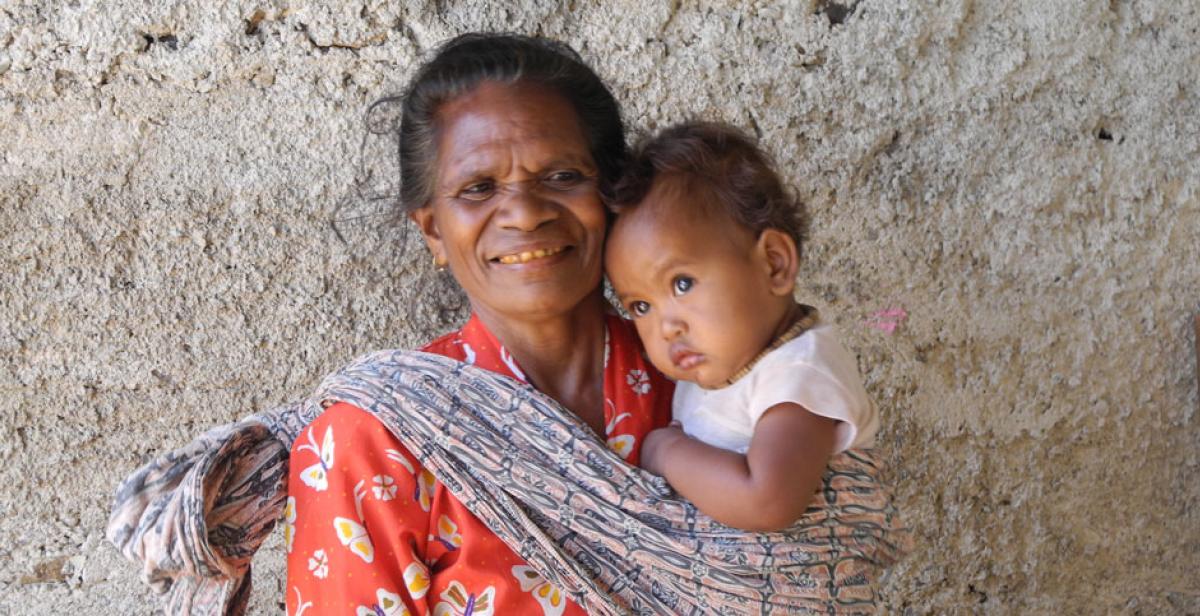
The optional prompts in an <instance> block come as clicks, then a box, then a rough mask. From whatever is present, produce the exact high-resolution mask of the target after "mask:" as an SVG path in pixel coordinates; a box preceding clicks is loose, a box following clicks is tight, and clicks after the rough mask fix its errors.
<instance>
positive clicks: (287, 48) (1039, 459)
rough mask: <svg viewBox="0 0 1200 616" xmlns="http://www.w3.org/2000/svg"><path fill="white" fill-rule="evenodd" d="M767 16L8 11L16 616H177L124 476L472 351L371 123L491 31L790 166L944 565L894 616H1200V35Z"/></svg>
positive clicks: (926, 7) (6, 525) (6, 242)
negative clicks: (163, 605) (443, 43)
mask: <svg viewBox="0 0 1200 616" xmlns="http://www.w3.org/2000/svg"><path fill="white" fill-rule="evenodd" d="M780 4H788V5H789V6H776V5H774V4H773V3H747V4H745V5H743V6H740V7H737V8H729V7H727V6H726V5H724V3H720V4H714V5H703V6H691V5H690V4H689V5H688V6H683V7H679V6H674V7H673V6H672V5H671V4H669V3H662V4H660V5H656V6H643V5H640V4H638V5H634V4H629V5H625V4H622V3H612V4H606V5H603V6H601V5H596V4H593V3H588V2H575V3H571V6H569V7H563V6H559V3H556V2H536V1H525V2H521V3H517V4H515V5H513V6H510V7H504V8H501V7H499V6H484V5H479V4H474V3H458V2H427V3H424V4H421V3H415V2H414V3H412V4H411V6H399V3H385V2H349V3H342V4H341V5H340V6H339V7H338V8H328V7H326V6H325V5H326V3H320V2H304V1H300V0H297V1H293V2H288V1H286V0H275V1H273V2H271V1H268V2H264V3H259V4H255V3H252V2H244V1H242V2H230V3H211V2H200V1H195V0H188V1H184V2H161V1H156V2H151V3H143V2H133V1H128V0H119V1H113V2H108V3H104V4H103V6H101V4H100V3H93V2H86V1H85V2H78V1H76V2H63V3H37V2H27V1H25V0H15V2H14V1H13V0H9V1H8V2H6V3H5V4H3V5H0V144H2V158H0V238H2V239H0V244H2V245H3V246H4V249H3V250H2V251H0V257H2V258H3V270H2V271H0V361H2V364H0V365H2V366H3V369H2V370H0V391H2V392H3V394H4V396H5V398H6V404H5V409H4V411H3V412H2V413H0V417H2V419H0V459H2V460H3V464H0V485H3V486H4V487H3V488H2V494H3V504H2V508H0V614H9V613H11V614H32V613H35V612H36V613H41V612H42V611H44V608H48V607H51V606H52V608H51V611H56V612H71V611H85V610H89V609H91V610H99V611H102V612H105V613H114V614H116V613H120V614H142V613H152V612H153V611H154V610H153V607H152V604H151V596H150V594H149V593H148V592H147V591H146V590H144V589H143V588H142V587H141V586H140V585H139V583H138V581H137V572H136V570H135V569H134V567H132V566H130V565H129V564H127V563H125V562H123V561H121V560H120V558H119V556H118V555H117V554H116V552H115V550H113V549H112V548H111V547H110V546H108V545H107V544H106V543H105V542H104V541H103V538H102V536H103V535H102V533H103V531H102V528H103V525H104V522H105V520H106V514H107V508H108V505H109V500H110V498H111V494H112V491H113V489H114V487H115V485H116V482H117V481H118V480H119V479H120V478H121V477H123V476H124V475H126V474H127V473H128V472H130V471H131V470H132V469H133V468H134V467H135V466H137V465H138V464H140V463H142V462H143V461H145V460H146V459H147V458H148V457H149V456H151V455H153V454H155V453H157V452H161V451H163V450H165V449H167V448H170V447H175V446H179V445H182V444H183V443H185V442H186V441H187V440H188V439H189V438H190V437H191V436H192V435H195V434H196V433H198V432H199V431H200V430H202V429H204V428H206V427H208V426H211V425H213V424H216V423H221V422H226V421H230V420H233V419H235V418H238V417H240V416H243V415H245V414H247V413H249V412H251V411H253V410H255V409H260V408H263V407H265V406H268V405H273V404H276V403H279V402H283V401H285V400H288V399H290V398H293V397H296V396H298V395H301V394H302V393H304V392H305V391H306V390H307V389H308V388H310V387H312V386H313V385H314V384H315V383H316V382H317V380H318V379H319V378H320V377H321V376H322V375H323V374H324V373H326V372H328V371H329V370H331V369H333V368H335V367H336V366H337V365H339V364H341V363H343V362H344V361H346V360H347V359H349V358H351V357H353V356H355V355H357V354H360V353H362V352H365V351H368V350H371V349H376V348H381V347H393V346H409V345H413V344H415V343H417V342H419V341H421V340H424V339H427V338H429V337H430V336H432V335H433V334H434V333H436V332H438V331H440V330H443V329H445V328H447V327H448V326H449V325H450V324H451V323H452V322H454V320H455V319H456V318H457V317H458V315H457V313H455V312H454V311H453V310H449V311H447V310H444V309H442V307H441V302H440V301H438V300H437V298H432V299H431V298H430V297H428V296H427V295H424V296H419V294H417V293H414V291H419V290H424V289H425V288H426V287H425V286H423V285H425V284H426V283H427V281H428V272H426V271H425V270H424V259H423V258H418V257H420V255H421V253H420V251H419V250H410V251H409V252H408V253H407V254H401V251H400V250H399V249H398V247H397V246H398V245H399V243H400V242H399V241H398V239H397V238H399V237H400V236H399V235H398V234H397V233H395V232H390V231H379V230H378V221H379V218H380V215H379V208H378V207H377V205H371V204H370V203H364V202H363V201H361V200H355V199H348V196H353V190H352V186H354V184H355V179H356V176H359V177H360V179H361V176H364V175H365V173H366V171H365V170H363V169H367V170H371V169H374V170H375V171H376V174H377V176H378V177H384V178H386V175H387V165H386V163H385V162H379V163H378V165H376V161H381V160H383V159H381V158H380V157H379V153H380V152H383V151H384V149H385V148H386V143H383V144H379V143H376V141H378V140H375V141H372V140H368V146H367V152H368V156H367V160H366V167H365V168H360V167H359V160H360V152H361V148H360V143H361V140H362V138H363V134H364V128H363V123H362V117H363V111H364V109H365V108H366V106H367V104H368V103H369V102H370V101H371V100H373V99H374V98H376V97H379V96H381V95H383V94H386V93H389V92H394V91H395V90H396V89H397V88H398V87H399V85H400V84H402V83H403V82H404V81H405V80H406V79H407V76H408V74H409V72H410V71H411V70H412V68H413V66H414V63H415V61H416V60H417V59H418V58H420V57H421V56H422V54H423V53H424V52H425V51H426V50H428V49H429V47H430V46H431V45H433V44H435V43H436V42H438V41H440V40H442V39H444V38H446V37H448V36H451V35H453V34H456V33H458V32H462V31H466V30H472V29H512V30H517V31H523V32H538V33H542V34H547V35H550V36H555V37H560V38H564V39H566V40H568V41H570V42H571V43H572V44H573V45H574V46H575V47H576V48H578V49H580V50H581V52H582V53H583V55H584V56H585V57H587V58H588V59H589V60H590V61H591V62H593V63H594V65H595V67H596V68H597V70H598V71H599V72H600V74H601V75H602V76H604V77H605V78H606V79H607V80H608V81H609V82H610V83H611V84H612V86H613V88H614V90H615V92H616V94H617V95H618V98H619V99H620V100H621V101H622V102H623V103H624V105H625V110H626V112H627V116H628V118H629V120H630V123H631V125H632V126H634V127H638V128H652V127H654V126H661V125H663V124H665V123H669V122H672V121H676V120H679V119H682V118H685V117H689V116H702V117H714V118H721V119H725V120H729V121H732V122H735V123H738V124H741V125H743V126H750V127H753V128H754V129H755V130H757V131H758V132H760V133H761V135H762V137H763V139H764V142H765V144H766V146H767V147H768V148H769V149H770V150H772V151H773V152H775V153H776V154H777V155H778V158H779V160H780V162H781V163H782V166H783V168H784V169H785V170H786V174H787V176H788V179H789V180H790V181H791V182H792V183H793V184H794V185H795V186H796V188H797V190H798V191H799V192H800V194H801V195H803V196H804V197H805V198H806V199H807V201H808V202H809V204H810V205H811V208H812V211H813V215H814V231H815V232H814V238H813V241H812V244H811V250H810V251H809V253H808V256H809V260H808V262H807V264H806V266H805V267H804V269H803V272H802V283H801V287H800V291H799V294H800V296H802V297H803V298H804V299H806V300H808V301H810V302H811V303H815V304H817V305H818V306H820V307H821V308H822V309H823V310H824V311H825V313H826V314H827V315H833V316H834V318H835V320H836V321H837V322H838V323H839V324H840V326H841V329H842V331H843V332H844V334H845V337H846V339H847V341H848V344H849V346H850V347H851V348H852V349H853V350H854V351H856V352H857V353H858V355H859V358H860V364H861V366H862V368H863V370H864V373H865V374H866V375H867V379H868V381H869V389H870V390H871V391H872V393H873V394H874V396H875V397H876V398H877V399H878V401H879V402H880V403H881V406H882V407H883V409H884V413H885V423H886V427H885V429H884V430H885V433H884V437H883V441H884V444H885V445H886V446H887V447H888V449H889V456H890V459H891V460H892V463H893V467H892V468H893V470H892V473H893V476H894V479H895V481H896V485H897V492H898V496H899V499H900V501H901V503H902V506H903V508H904V511H905V514H906V515H907V517H908V519H909V520H910V521H911V523H912V524H913V525H914V526H915V528H916V529H917V532H918V535H919V537H920V542H919V547H918V549H917V551H916V553H915V554H913V555H912V557H911V558H909V559H908V560H907V561H906V562H905V563H903V564H902V565H901V566H899V567H898V568H896V569H895V570H894V573H892V575H891V577H890V579H889V581H888V583H887V586H886V588H885V592H886V596H887V606H888V611H889V612H899V611H902V610H911V612H913V613H933V612H938V613H940V612H975V611H979V612H985V613H996V614H1006V613H1011V612H1016V611H1018V610H1020V611H1029V612H1035V613H1060V612H1065V613H1102V612H1110V613H1111V612H1124V613H1197V612H1200V580H1198V579H1197V574H1196V571H1198V570H1200V519H1198V513H1197V512H1198V511H1200V507H1198V502H1197V501H1198V499H1200V472H1198V458H1197V442H1198V437H1200V430H1198V428H1197V425H1198V420H1197V417H1196V411H1197V407H1198V400H1197V386H1196V383H1195V378H1196V376H1195V375H1196V367H1195V361H1196V360H1195V359H1194V357H1195V356H1194V353H1193V344H1194V334H1193V333H1192V329H1191V326H1190V316H1191V315H1194V314H1196V313H1197V312H1200V241H1198V240H1200V164H1198V162H1197V161H1198V160H1200V89H1198V86H1197V84H1198V83H1200V36H1198V35H1197V28H1198V26H1200V8H1197V5H1196V4H1195V3H1193V2H1182V3H1173V2H1167V1H1165V0H1162V1H1151V2H1141V1H1138V2H1129V1H1124V0H1113V1H1112V2H1108V3H1096V2H1071V3H1068V2H1021V3H1010V2H971V1H970V0H958V1H953V0H951V1H947V2H943V3H925V2H899V3H893V2H876V1H863V2H860V3H858V4H857V6H853V5H852V4H851V5H846V6H839V5H829V6H825V5H824V2H821V1H817V2H809V3H804V2H798V3H780ZM213 5H221V6H220V8H213ZM847 9H850V10H849V11H847ZM835 22H839V23H835ZM376 167H378V168H377V169H376ZM339 204H347V205H348V206H347V207H341V208H339V207H338V206H339ZM334 219H337V220H340V222H339V223H337V224H336V225H335V224H332V223H331V220H334ZM409 246H410V247H415V246H416V244H415V242H413V241H412V238H409ZM414 264H419V265H414ZM414 296H417V297H415V299H414ZM890 307H902V308H903V309H905V310H906V311H907V314H908V318H907V320H906V321H904V322H902V323H901V324H900V325H899V327H898V328H897V329H896V331H895V333H894V334H893V335H890V336H889V335H887V334H886V333H884V332H883V331H881V330H879V329H876V328H872V327H868V326H867V325H866V324H865V320H866V319H868V318H869V317H870V315H872V314H874V313H875V312H876V311H878V310H881V309H885V308H890ZM282 560H283V559H282V557H281V550H280V548H279V542H278V537H275V538H274V539H273V540H272V541H271V542H270V543H269V544H268V547H267V548H266V549H265V550H264V552H263V553H262V554H260V556H259V558H258V559H257V561H256V567H257V572H256V580H257V584H256V588H257V590H256V591H255V598H254V601H255V604H254V605H255V612H256V613H273V612H278V611H280V608H279V607H278V605H279V600H280V598H281V597H282V595H283V581H282V577H281V572H282ZM35 606H36V607H35Z"/></svg>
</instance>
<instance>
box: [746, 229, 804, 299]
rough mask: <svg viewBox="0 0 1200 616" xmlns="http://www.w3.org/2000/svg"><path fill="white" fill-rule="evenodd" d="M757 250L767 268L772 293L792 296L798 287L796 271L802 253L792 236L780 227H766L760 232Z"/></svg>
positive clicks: (798, 268) (798, 267)
mask: <svg viewBox="0 0 1200 616" xmlns="http://www.w3.org/2000/svg"><path fill="white" fill-rule="evenodd" d="M755 252H757V253H758V255H759V256H760V257H761V258H762V260H763V265H764V266H765V268H766V270H767V277H768V279H769V284H770V287H771V293H772V294H774V295H778V296H785V295H786V296H789V297H790V296H791V295H792V290H793V289H795V288H796V272H798V271H799V270H800V253H799V252H797V251H796V242H795V241H794V240H792V236H790V235H788V234H787V233H784V232H783V231H780V230H778V229H764V230H763V232H762V233H759V234H758V244H757V246H755Z"/></svg>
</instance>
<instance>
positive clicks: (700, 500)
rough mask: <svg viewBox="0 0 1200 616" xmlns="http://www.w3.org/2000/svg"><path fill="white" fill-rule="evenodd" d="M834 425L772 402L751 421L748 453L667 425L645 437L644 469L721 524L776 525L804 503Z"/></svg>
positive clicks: (752, 527)
mask: <svg viewBox="0 0 1200 616" xmlns="http://www.w3.org/2000/svg"><path fill="white" fill-rule="evenodd" d="M837 424H838V422H837V421H835V420H832V419H829V418H827V417H822V416H820V415H815V414H813V413H810V412H809V411H807V410H805V408H804V407H802V406H800V405H798V404H794V403H790V402H785V403H781V404H776V405H775V406H772V407H771V408H769V409H767V411H766V412H765V413H764V414H763V415H762V417H761V418H760V419H759V420H758V423H757V424H756V425H755V427H754V436H753V438H752V439H751V441H750V449H749V451H747V452H746V455H741V454H739V453H735V452H732V451H726V450H724V449H719V448H716V447H713V446H711V445H706V444H704V443H702V442H700V441H698V440H696V439H693V438H690V437H688V436H687V435H686V434H684V432H683V430H682V429H680V428H679V427H677V426H671V427H668V428H662V429H659V430H655V431H653V432H651V433H650V434H649V435H647V437H646V441H645V442H644V443H643V444H642V466H643V467H644V468H645V469H647V470H649V471H650V472H652V473H656V474H659V475H662V476H663V477H665V478H666V479H667V481H668V482H670V484H671V487H673V488H675V491H676V492H679V494H681V495H682V496H683V497H684V498H687V499H688V500H690V501H692V502H693V503H695V505H696V506H697V507H699V508H700V510H701V511H703V512H704V513H706V514H708V515H709V516H711V517H712V518H713V519H715V520H717V521H718V522H721V523H722V524H726V525H729V526H734V527H737V528H744V529H746V530H755V531H772V530H779V529H782V528H786V527H788V526H791V524H792V523H793V522H795V521H796V520H797V519H798V518H799V517H800V516H801V515H802V514H803V513H804V511H805V509H807V508H808V503H809V501H810V500H811V499H812V496H813V494H814V493H815V492H816V490H817V487H818V486H819V485H820V481H821V475H822V474H823V473H824V472H825V467H826V465H827V464H828V463H829V457H830V456H831V455H832V453H833V447H834V440H835V432H836V428H837Z"/></svg>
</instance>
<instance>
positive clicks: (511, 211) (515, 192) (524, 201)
mask: <svg viewBox="0 0 1200 616" xmlns="http://www.w3.org/2000/svg"><path fill="white" fill-rule="evenodd" d="M501 198H502V201H501V205H500V211H499V212H498V216H497V219H498V222H499V223H500V224H501V226H503V227H505V228H509V229H518V230H521V231H533V230H534V229H537V228H538V227H540V226H542V225H544V224H546V223H547V222H550V221H552V220H554V219H555V218H558V214H559V210H558V206H557V205H556V204H555V203H553V202H552V201H549V200H547V199H544V198H542V196H541V195H539V194H537V191H536V190H533V187H532V186H528V185H524V184H516V185H513V186H508V187H506V190H505V191H504V195H502V197H501Z"/></svg>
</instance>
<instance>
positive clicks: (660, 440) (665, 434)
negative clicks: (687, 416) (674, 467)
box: [642, 421, 688, 476]
mask: <svg viewBox="0 0 1200 616" xmlns="http://www.w3.org/2000/svg"><path fill="white" fill-rule="evenodd" d="M687 438H688V435H687V434H684V432H683V427H682V426H680V425H679V422H678V421H672V422H671V425H669V426H667V427H665V428H658V429H656V430H651V431H650V432H649V434H647V435H646V440H644V441H642V468H644V469H646V470H648V471H650V472H651V473H654V474H655V475H662V476H665V475H666V472H665V467H666V460H667V458H668V457H669V456H670V453H669V452H668V450H669V449H671V447H672V446H673V445H674V444H676V443H678V442H679V441H680V440H681V439H684V440H686V439H687Z"/></svg>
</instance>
